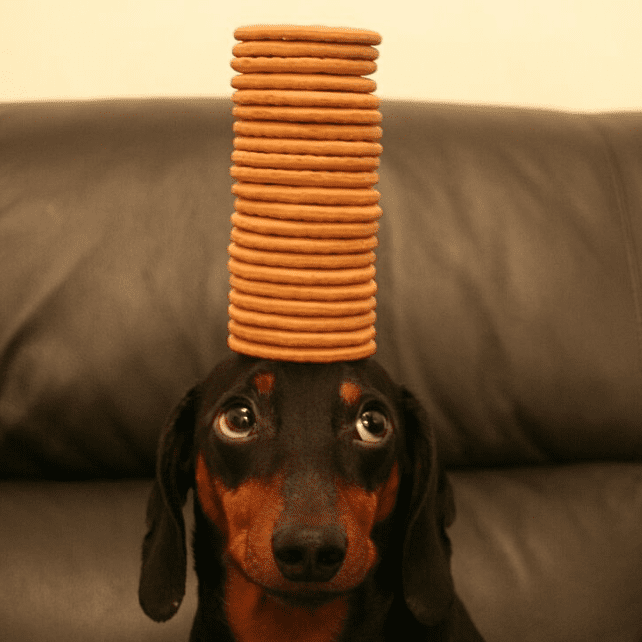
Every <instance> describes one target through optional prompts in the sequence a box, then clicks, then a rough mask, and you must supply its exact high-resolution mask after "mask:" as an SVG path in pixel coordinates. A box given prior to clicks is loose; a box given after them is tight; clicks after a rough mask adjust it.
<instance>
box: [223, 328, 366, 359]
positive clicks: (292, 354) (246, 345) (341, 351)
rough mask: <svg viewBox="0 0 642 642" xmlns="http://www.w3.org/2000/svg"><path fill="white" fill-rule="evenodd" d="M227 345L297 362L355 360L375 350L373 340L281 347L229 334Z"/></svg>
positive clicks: (258, 354) (257, 354)
mask: <svg viewBox="0 0 642 642" xmlns="http://www.w3.org/2000/svg"><path fill="white" fill-rule="evenodd" d="M227 345H228V346H229V348H230V350H233V351H234V352H239V353H241V354H245V355H248V356H250V357H258V358H259V359H271V360H273V361H294V362H298V363H334V362H337V361H357V360H358V359H366V358H367V357H371V356H372V355H373V354H375V352H376V351H377V344H376V343H375V341H374V340H371V341H368V343H365V344H363V345H359V346H347V347H341V348H283V347H281V346H272V345H263V344H260V343H254V342H251V341H245V340H243V339H239V338H238V337H235V336H234V335H232V334H231V335H229V336H228V338H227Z"/></svg>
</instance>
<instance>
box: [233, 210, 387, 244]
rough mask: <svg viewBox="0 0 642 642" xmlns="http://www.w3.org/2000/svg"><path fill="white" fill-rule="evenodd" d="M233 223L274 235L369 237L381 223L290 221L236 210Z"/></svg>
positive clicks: (246, 229) (321, 237) (248, 230)
mask: <svg viewBox="0 0 642 642" xmlns="http://www.w3.org/2000/svg"><path fill="white" fill-rule="evenodd" d="M231 220H232V225H235V226H236V227H238V228H239V229H241V230H245V231H246V232H254V233H256V234H264V235H265V234H269V235H272V236H293V237H298V238H311V239H314V238H320V239H323V238H326V239H328V238H335V239H336V238H341V239H345V238H348V239H350V238H352V239H354V238H368V237H371V236H373V235H374V234H376V233H377V231H378V229H379V223H377V221H372V222H368V223H312V222H309V221H288V220H281V219H271V218H265V217H263V216H247V215H245V214H239V213H238V212H234V214H232V217H231Z"/></svg>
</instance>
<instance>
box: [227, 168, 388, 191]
mask: <svg viewBox="0 0 642 642" xmlns="http://www.w3.org/2000/svg"><path fill="white" fill-rule="evenodd" d="M230 175H231V176H232V177H233V178H235V179H236V180H238V181H244V182H247V183H261V184H269V185H290V186H299V187H323V188H330V187H346V188H359V187H372V186H373V185H376V184H377V183H378V182H379V174H377V173H376V172H339V171H333V172H325V171H318V170H317V171H314V170H305V169H304V170H295V169H272V168H267V167H245V166H239V165H233V166H232V167H231V169H230Z"/></svg>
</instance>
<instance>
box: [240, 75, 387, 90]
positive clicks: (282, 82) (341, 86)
mask: <svg viewBox="0 0 642 642" xmlns="http://www.w3.org/2000/svg"><path fill="white" fill-rule="evenodd" d="M232 87H234V89H276V90H281V89H295V90H302V91H336V92H359V93H369V92H373V91H376V89H377V83H376V82H375V81H374V80H372V79H371V78H363V77H362V76H337V75H334V74H247V73H245V74H240V75H238V76H234V78H232Z"/></svg>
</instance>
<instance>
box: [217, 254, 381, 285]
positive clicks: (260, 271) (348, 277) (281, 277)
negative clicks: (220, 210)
mask: <svg viewBox="0 0 642 642" xmlns="http://www.w3.org/2000/svg"><path fill="white" fill-rule="evenodd" d="M227 268H228V270H229V272H230V274H233V275H234V276H239V277H241V278H244V279H249V280H252V281H268V282H270V283H289V284H291V285H319V284H320V283H323V284H324V285H352V284H355V283H366V282H368V281H370V280H372V279H374V278H375V274H376V269H375V267H374V265H368V266H367V267H362V268H350V269H339V270H337V269H333V270H312V269H309V268H308V269H295V268H283V267H273V266H268V265H256V264H255V263H246V262H245V261H239V260H238V259H235V258H230V260H229V261H228V262H227Z"/></svg>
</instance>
